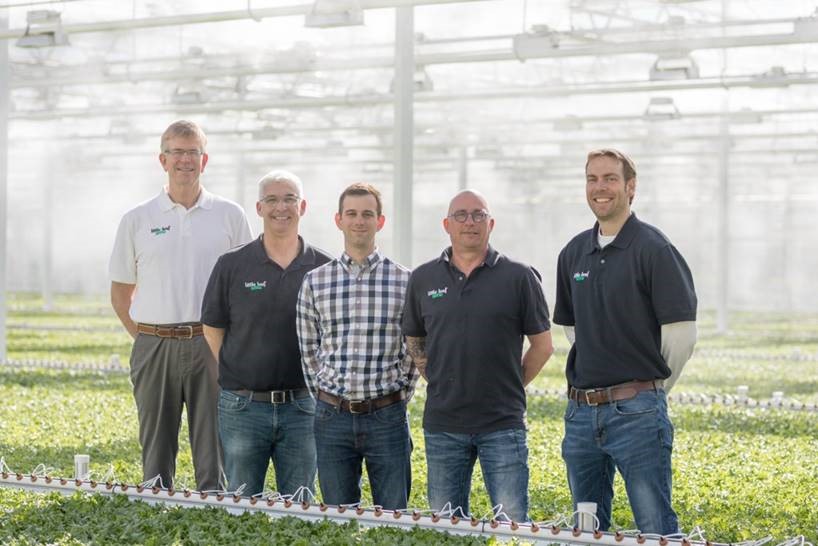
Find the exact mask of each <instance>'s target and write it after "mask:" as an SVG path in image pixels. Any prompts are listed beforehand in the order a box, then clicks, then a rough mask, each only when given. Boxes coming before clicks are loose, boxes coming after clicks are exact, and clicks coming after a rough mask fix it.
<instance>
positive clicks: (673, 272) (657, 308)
mask: <svg viewBox="0 0 818 546" xmlns="http://www.w3.org/2000/svg"><path fill="white" fill-rule="evenodd" d="M650 290H651V300H652V302H653V311H654V313H655V314H656V318H657V320H658V321H659V324H670V323H672V322H681V321H688V320H696V307H697V299H696V291H695V289H694V286H693V275H692V274H691V273H690V268H689V267H688V266H687V262H685V259H684V258H683V257H682V255H681V254H680V253H679V251H678V250H676V248H675V247H674V246H673V245H671V244H667V245H664V246H663V247H661V248H660V249H659V250H658V251H656V252H655V253H654V254H653V255H652V256H651V261H650Z"/></svg>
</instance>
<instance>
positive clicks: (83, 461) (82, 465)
mask: <svg viewBox="0 0 818 546" xmlns="http://www.w3.org/2000/svg"><path fill="white" fill-rule="evenodd" d="M90 466H91V457H90V456H89V455H74V478H75V479H77V480H85V479H87V478H88V475H89V474H90V473H91V469H90Z"/></svg>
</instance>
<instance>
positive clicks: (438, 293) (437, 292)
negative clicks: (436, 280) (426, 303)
mask: <svg viewBox="0 0 818 546" xmlns="http://www.w3.org/2000/svg"><path fill="white" fill-rule="evenodd" d="M448 292H449V287H448V286H447V287H445V288H435V289H434V290H429V291H428V292H426V295H427V296H429V297H430V298H432V299H433V300H436V299H438V298H442V297H443V296H445V295H446V294H447V293H448Z"/></svg>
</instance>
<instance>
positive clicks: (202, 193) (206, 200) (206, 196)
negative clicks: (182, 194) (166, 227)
mask: <svg viewBox="0 0 818 546" xmlns="http://www.w3.org/2000/svg"><path fill="white" fill-rule="evenodd" d="M177 205H179V203H174V202H173V200H172V199H171V198H170V195H169V194H168V187H167V186H162V190H161V191H160V192H159V208H160V209H161V210H162V212H167V211H169V210H171V209H172V208H173V207H175V206H177ZM179 206H181V205H179ZM196 207H201V208H203V209H211V208H213V194H212V193H210V192H209V191H207V190H206V189H205V187H204V186H201V185H200V186H199V198H198V199H196V203H194V204H193V206H192V207H190V210H193V209H195V208H196Z"/></svg>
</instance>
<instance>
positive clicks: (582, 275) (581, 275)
mask: <svg viewBox="0 0 818 546" xmlns="http://www.w3.org/2000/svg"><path fill="white" fill-rule="evenodd" d="M590 274H591V272H590V271H577V272H576V273H574V280H575V281H577V282H582V281H584V280H585V279H587V278H588V276H589V275H590Z"/></svg>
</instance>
